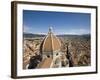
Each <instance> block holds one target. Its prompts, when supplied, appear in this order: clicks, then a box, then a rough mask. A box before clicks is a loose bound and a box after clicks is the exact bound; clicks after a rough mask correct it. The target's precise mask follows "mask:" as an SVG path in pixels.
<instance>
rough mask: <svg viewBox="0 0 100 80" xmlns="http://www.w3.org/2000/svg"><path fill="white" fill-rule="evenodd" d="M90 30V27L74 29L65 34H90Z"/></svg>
mask: <svg viewBox="0 0 100 80" xmlns="http://www.w3.org/2000/svg"><path fill="white" fill-rule="evenodd" d="M89 33H90V30H88V29H72V30H68V31H67V32H66V33H65V34H77V35H82V34H89Z"/></svg>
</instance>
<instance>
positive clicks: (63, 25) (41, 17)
mask: <svg viewBox="0 0 100 80" xmlns="http://www.w3.org/2000/svg"><path fill="white" fill-rule="evenodd" d="M90 18H91V15H90V14H89V13H70V12H50V11H31V10H23V26H24V32H27V33H35V34H41V33H42V34H45V33H47V32H48V29H49V27H52V28H53V32H54V33H55V34H79V35H80V34H88V33H90V26H91V25H90V24H91V23H90V20H91V19H90Z"/></svg>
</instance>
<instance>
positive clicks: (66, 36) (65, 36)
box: [23, 33, 90, 39]
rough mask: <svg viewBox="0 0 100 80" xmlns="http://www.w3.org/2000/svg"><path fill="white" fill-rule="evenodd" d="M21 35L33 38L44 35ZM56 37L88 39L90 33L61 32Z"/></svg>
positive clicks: (43, 35)
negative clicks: (70, 33) (72, 33)
mask: <svg viewBox="0 0 100 80" xmlns="http://www.w3.org/2000/svg"><path fill="white" fill-rule="evenodd" d="M23 36H24V38H34V37H45V36H46V35H45V34H32V33H24V34H23ZM57 37H64V38H85V39H90V34H83V35H69V34H68V35H67V34H62V35H57Z"/></svg>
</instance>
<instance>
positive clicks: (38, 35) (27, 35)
mask: <svg viewBox="0 0 100 80" xmlns="http://www.w3.org/2000/svg"><path fill="white" fill-rule="evenodd" d="M23 37H24V38H34V37H45V35H44V34H32V33H24V34H23Z"/></svg>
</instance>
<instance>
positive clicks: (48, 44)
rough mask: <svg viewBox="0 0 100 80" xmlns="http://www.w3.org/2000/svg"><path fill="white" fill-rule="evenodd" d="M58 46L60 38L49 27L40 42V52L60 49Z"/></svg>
mask: <svg viewBox="0 0 100 80" xmlns="http://www.w3.org/2000/svg"><path fill="white" fill-rule="evenodd" d="M60 47H61V42H60V40H59V39H58V37H57V36H55V35H54V34H53V33H52V29H51V28H49V32H48V35H47V36H46V37H45V39H44V41H43V43H42V52H54V51H57V50H60Z"/></svg>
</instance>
